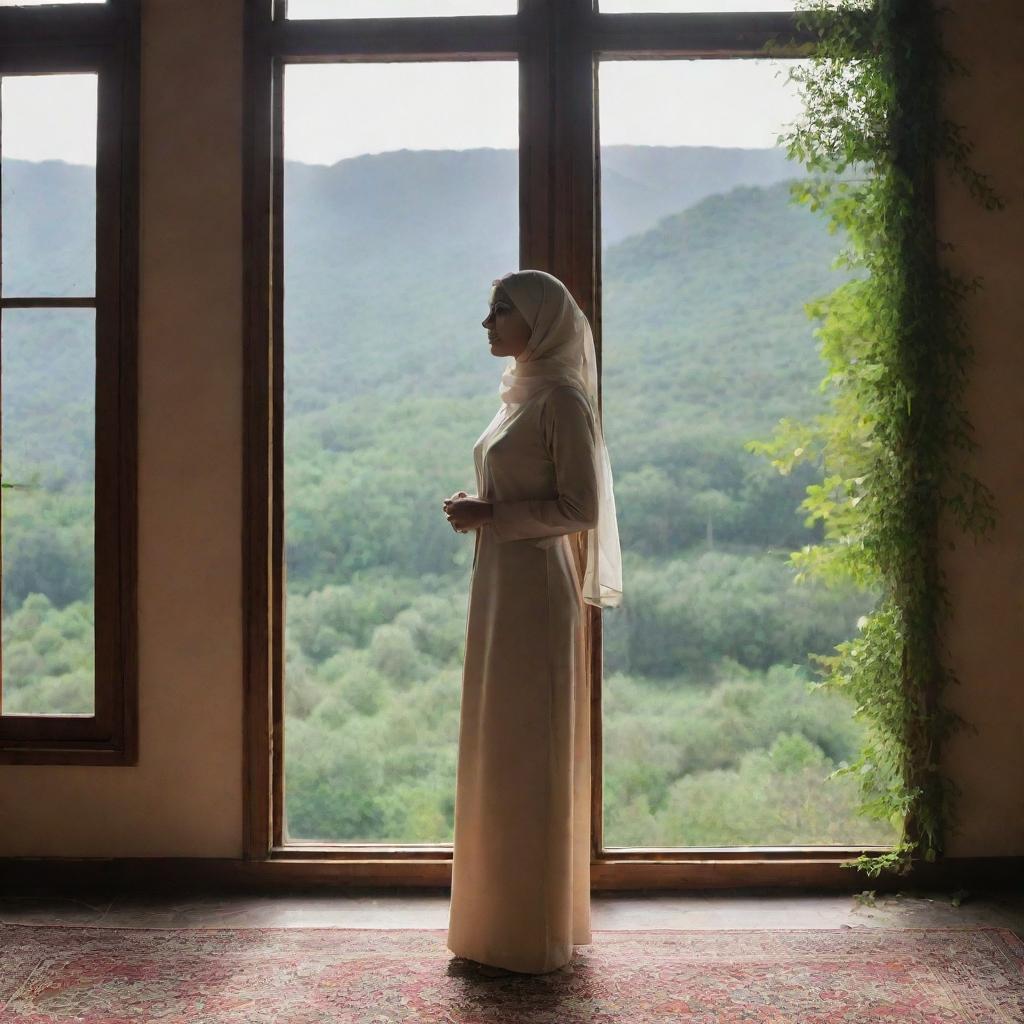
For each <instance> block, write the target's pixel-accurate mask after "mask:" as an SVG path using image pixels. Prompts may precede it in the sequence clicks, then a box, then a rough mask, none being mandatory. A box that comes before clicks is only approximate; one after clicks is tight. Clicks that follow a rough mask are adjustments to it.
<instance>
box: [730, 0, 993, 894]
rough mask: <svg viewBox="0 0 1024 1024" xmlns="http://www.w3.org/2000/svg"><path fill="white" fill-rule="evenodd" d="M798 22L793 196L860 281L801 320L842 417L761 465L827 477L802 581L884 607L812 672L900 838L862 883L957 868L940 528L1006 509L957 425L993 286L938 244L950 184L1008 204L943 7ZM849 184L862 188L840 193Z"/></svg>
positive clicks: (811, 507)
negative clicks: (913, 868)
mask: <svg viewBox="0 0 1024 1024" xmlns="http://www.w3.org/2000/svg"><path fill="white" fill-rule="evenodd" d="M798 21H799V22H800V23H802V24H803V25H804V26H810V27H812V28H813V29H815V30H816V32H817V34H818V36H819V42H818V43H817V44H816V50H815V55H814V56H813V57H812V58H811V59H810V60H809V61H807V62H805V64H804V65H803V66H797V67H795V68H794V69H793V70H792V71H791V72H790V77H791V78H793V79H794V80H796V81H797V82H798V83H799V85H800V86H801V93H802V97H803V101H804V112H803V118H802V120H801V121H800V123H799V124H797V125H796V126H795V127H794V128H793V130H792V131H791V132H790V133H789V134H788V135H787V136H780V140H779V141H780V142H785V143H786V145H787V149H788V152H789V154H790V156H791V157H792V158H794V159H797V160H800V161H801V162H802V163H803V164H804V165H805V166H806V168H807V169H808V171H809V172H811V177H810V178H808V179H805V180H802V181H798V182H796V183H794V185H793V189H792V194H793V197H794V199H795V201H796V202H798V203H801V204H805V205H807V206H809V207H810V209H812V210H823V211H824V212H825V213H826V214H827V216H828V218H829V223H830V226H831V227H832V228H833V229H834V230H842V232H843V233H844V234H845V236H846V238H847V239H848V243H849V244H848V246H847V248H846V249H845V250H844V252H843V253H842V254H841V257H840V258H841V261H842V263H843V264H844V265H845V266H847V267H848V268H850V269H851V270H853V271H855V272H860V274H861V276H857V277H855V278H853V279H852V280H850V281H848V282H846V283H844V284H843V285H841V286H840V287H839V288H837V289H836V290H835V291H833V292H832V293H831V294H830V295H828V296H826V297H825V298H823V299H820V300H818V301H817V302H813V303H809V304H808V305H807V307H806V308H807V312H808V314H809V315H810V316H811V317H812V318H815V319H817V320H819V321H820V323H821V327H820V329H819V332H818V333H819V336H820V338H821V340H822V356H823V358H824V359H825V361H826V363H827V366H828V372H827V374H826V376H825V378H824V380H823V381H822V383H821V390H822V391H823V392H826V393H827V394H828V395H829V398H830V409H829V411H828V412H827V413H825V414H822V415H819V416H817V417H816V418H814V419H813V420H811V421H808V422H800V421H797V420H795V419H791V418H784V419H782V420H781V421H780V423H779V424H778V426H777V429H776V431H775V435H774V437H773V438H772V440H771V441H768V442H764V441H758V442H752V443H750V444H749V445H748V448H749V450H751V451H756V452H759V453H761V454H766V455H768V456H769V457H770V458H771V461H772V463H773V465H775V466H776V467H777V468H778V469H779V471H780V472H781V473H783V474H787V473H789V472H790V471H791V470H792V469H793V467H794V466H796V465H797V464H798V463H800V462H804V461H814V462H817V463H819V464H820V469H821V476H822V479H821V481H820V483H817V484H815V485H813V486H811V487H808V489H807V496H806V498H805V499H804V501H803V503H802V505H801V507H802V508H803V509H805V510H806V511H807V513H808V516H807V522H808V523H812V522H818V523H821V524H822V526H823V528H824V538H823V540H822V541H821V542H820V543H817V544H814V545H805V546H803V547H802V548H801V549H800V550H799V551H795V552H793V554H792V556H791V563H792V564H793V566H795V567H796V568H797V569H798V570H799V576H798V578H799V579H807V578H810V577H815V578H818V579H821V580H824V581H826V582H827V583H829V584H833V585H834V584H836V583H838V582H840V581H842V580H847V581H852V582H854V583H856V584H857V585H858V586H861V587H871V588H875V589H877V590H879V591H880V592H881V594H882V597H881V600H880V602H879V603H878V606H877V607H876V608H875V609H874V610H873V611H872V612H871V614H869V615H867V616H865V617H864V618H863V619H862V620H861V623H860V626H861V631H860V635H859V636H857V637H856V638H854V639H852V640H848V641H846V642H843V643H840V644H838V645H836V648H835V650H836V652H837V653H836V654H834V655H831V656H818V657H817V659H816V660H817V661H818V662H819V663H820V664H821V666H822V667H823V674H824V676H825V678H824V680H823V681H822V682H821V683H819V684H818V685H820V686H822V687H827V688H829V689H832V690H835V691H841V692H846V693H848V694H849V695H850V697H851V698H852V699H853V700H854V701H855V702H856V707H857V716H858V718H859V719H862V720H863V721H864V722H865V723H866V724H867V726H868V729H867V732H866V734H865V736H866V739H865V744H864V746H863V749H862V750H861V752H860V756H859V757H858V758H857V759H856V760H855V761H854V762H853V763H851V764H849V765H847V766H845V767H842V768H840V769H839V770H837V771H836V772H835V773H834V774H835V775H836V776H843V777H845V776H851V777H855V778H856V779H857V780H858V782H859V785H860V793H861V807H860V809H861V812H862V813H864V814H865V815H867V816H869V817H871V818H874V819H878V820H888V821H890V822H893V823H897V822H898V823H900V824H901V827H902V833H901V837H900V841H899V843H898V844H897V846H896V847H895V848H894V849H893V850H892V851H891V852H889V853H886V854H885V855H883V856H879V857H869V856H863V857H860V858H858V859H857V860H855V861H852V862H849V864H848V865H847V866H855V867H859V868H862V869H863V870H865V871H866V872H868V873H869V874H871V875H877V874H878V873H879V872H881V871H883V870H895V871H897V872H900V873H905V872H906V871H908V870H909V868H910V865H911V862H912V855H913V852H914V851H915V850H917V851H918V853H919V855H921V856H923V857H924V859H925V860H928V861H931V860H934V859H935V858H936V857H937V856H939V855H941V853H942V850H943V842H944V838H945V835H946V834H947V833H948V831H949V829H950V828H951V826H952V822H953V799H954V797H955V794H956V787H955V785H954V784H953V783H952V780H950V779H947V778H944V777H943V776H942V775H941V773H940V763H941V749H942V744H943V742H944V740H945V739H946V737H947V736H948V734H949V732H950V731H951V729H952V728H953V727H954V726H955V725H957V724H960V725H963V724H966V723H965V722H964V721H963V719H962V718H960V716H959V715H956V714H955V713H954V712H952V711H951V710H949V709H947V708H945V707H944V706H943V705H942V704H941V695H942V691H943V689H944V687H945V686H946V685H947V684H948V683H949V682H955V681H957V680H956V677H955V675H954V674H953V673H952V671H950V670H949V669H948V668H947V667H946V666H944V665H943V663H942V661H941V658H940V641H941V626H942V619H943V616H944V615H945V614H947V613H948V606H949V602H948V598H947V596H946V593H945V588H944V586H943V585H942V577H943V574H942V572H941V570H940V568H939V566H938V551H937V524H938V519H939V516H940V513H941V511H942V510H943V509H947V510H949V511H951V512H952V513H953V514H954V517H955V521H956V523H957V525H958V526H959V527H960V528H961V530H963V531H971V532H973V533H975V534H977V535H983V534H985V533H986V532H987V531H988V530H989V529H990V528H991V526H992V524H993V522H994V511H993V501H992V495H991V492H990V491H989V490H988V489H987V488H986V487H985V486H984V485H983V484H982V483H981V482H980V481H978V480H977V479H976V478H975V477H973V476H972V475H971V474H970V472H969V471H968V470H967V469H966V468H965V461H966V460H965V456H966V455H969V453H970V452H971V451H973V450H974V448H975V447H976V443H975V442H974V440H973V439H972V437H971V429H970V424H969V423H968V421H967V418H966V416H965V415H964V412H963V410H962V407H961V405H962V403H961V399H962V394H963V386H964V382H965V378H966V367H967V364H968V361H969V357H970V354H971V351H972V349H971V346H970V345H969V344H968V343H967V340H966V331H965V322H964V316H963V309H962V307H963V303H964V300H965V299H966V297H967V296H968V295H969V294H970V292H971V291H973V290H974V289H976V288H977V287H978V283H979V282H978V280H977V279H974V280H970V281H968V280H964V279H962V278H960V277H958V276H956V275H955V274H954V273H953V272H952V271H951V270H950V269H949V268H948V267H947V266H944V265H943V264H942V263H941V262H940V260H939V257H938V252H939V250H940V248H943V247H944V248H946V249H948V248H949V246H948V245H945V246H942V245H940V243H939V241H938V240H937V239H936V236H935V228H934V216H933V209H932V204H933V195H932V190H933V177H932V176H933V173H934V168H935V166H936V165H937V164H942V165H944V166H945V168H946V169H947V170H948V171H950V172H951V173H953V174H954V175H956V176H957V177H959V178H960V179H961V180H962V181H963V182H964V183H966V185H967V186H968V189H969V191H970V193H971V195H972V196H973V197H974V198H975V199H976V200H978V201H979V202H980V203H981V204H982V205H983V206H984V207H985V208H986V209H997V208H999V207H1000V206H1001V205H1002V202H1001V200H1000V199H999V198H998V197H997V196H996V195H995V194H994V192H993V191H992V190H991V188H990V187H989V186H988V184H987V182H986V181H985V179H984V177H983V176H982V175H980V174H978V173H977V172H976V171H975V170H974V169H973V168H971V167H970V165H969V164H968V162H967V157H968V156H969V153H970V146H969V145H968V144H967V143H966V142H965V141H964V139H963V137H962V134H961V130H960V127H959V126H958V125H955V124H953V123H951V122H949V121H947V120H943V119H942V118H941V117H940V116H939V113H938V110H937V106H936V102H937V99H936V98H937V95H938V92H939V89H940V87H941V83H942V82H943V80H944V79H945V78H946V77H947V76H949V75H950V74H952V73H954V72H956V71H962V70H963V67H962V65H959V64H958V62H957V61H955V60H954V59H953V58H952V57H951V56H950V55H949V54H948V53H947V52H946V51H945V50H944V49H943V47H942V45H941V41H940V35H939V31H938V24H937V19H936V13H935V11H934V9H933V7H932V5H931V4H930V3H927V2H921V0H876V2H874V3H872V2H868V0H832V2H825V0H807V2H806V3H804V4H803V5H802V6H801V8H800V10H799V12H798ZM850 169H856V170H857V172H858V174H859V176H858V177H856V178H854V179H851V178H850V177H849V176H847V177H846V178H840V177H839V175H841V174H842V173H843V172H847V174H848V172H849V171H850Z"/></svg>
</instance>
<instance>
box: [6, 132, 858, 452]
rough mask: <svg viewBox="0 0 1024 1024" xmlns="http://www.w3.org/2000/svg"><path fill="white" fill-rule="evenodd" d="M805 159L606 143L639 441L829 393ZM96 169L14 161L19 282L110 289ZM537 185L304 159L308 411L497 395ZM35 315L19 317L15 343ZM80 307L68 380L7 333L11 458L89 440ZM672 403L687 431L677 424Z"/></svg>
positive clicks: (608, 325) (617, 309) (29, 286)
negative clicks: (96, 218) (522, 235)
mask: <svg viewBox="0 0 1024 1024" xmlns="http://www.w3.org/2000/svg"><path fill="white" fill-rule="evenodd" d="M795 170H797V168H795V167H794V166H793V165H791V164H789V163H787V162H786V160H785V158H784V155H783V154H782V152H781V151H779V150H730V149H718V148H712V147H700V148H693V147H632V146H621V147H618V146H613V147H609V148H607V149H605V150H604V151H603V152H602V174H603V180H604V196H603V209H604V211H605V216H606V222H605V225H604V238H605V241H606V242H609V243H610V244H608V245H607V247H606V250H605V253H604V260H603V265H604V293H603V299H604V322H603V335H604V346H605V348H604V372H605V382H606V387H605V396H606V403H607V406H608V408H609V411H610V414H611V415H612V416H613V418H614V416H616V415H619V416H620V417H621V423H622V430H621V432H622V433H625V432H626V429H627V428H628V429H629V431H630V432H631V433H635V434H636V438H637V441H639V440H640V439H641V437H642V436H643V435H646V434H647V432H648V430H654V429H655V428H657V429H659V430H660V431H661V433H660V437H661V439H662V443H669V444H670V443H672V435H673V434H674V433H675V431H676V429H678V430H691V429H693V428H694V427H695V426H696V425H698V424H700V423H704V422H706V421H707V419H708V416H709V415H710V414H713V415H714V418H715V420H716V421H717V422H718V423H719V429H721V428H722V427H723V426H724V425H725V424H729V425H730V426H731V427H734V428H736V429H737V430H738V431H741V432H742V431H755V432H759V431H763V430H765V429H767V428H768V427H770V425H771V423H772V422H774V420H775V419H776V418H777V417H778V416H779V415H782V414H784V413H787V412H789V413H793V412H796V411H799V410H800V409H806V408H807V405H808V402H809V401H811V400H813V397H814V394H813V386H814V383H815V382H816V381H817V380H818V379H819V378H820V376H821V366H820V365H819V364H818V362H817V360H816V359H815V358H814V352H815V347H814V341H813V335H812V328H813V325H812V324H810V323H809V322H808V321H807V320H806V318H805V316H804V313H803V310H802V303H803V302H805V301H806V300H807V299H809V298H813V297H814V296H817V295H820V294H824V293H825V292H827V291H829V290H831V289H832V288H833V287H835V286H836V284H838V283H839V280H840V277H839V274H838V273H837V272H836V271H833V270H830V269H829V266H830V263H831V260H832V258H833V256H834V254H835V253H836V251H837V250H838V248H839V245H840V239H838V238H835V237H832V236H830V235H829V234H828V232H827V230H826V226H825V223H824V219H823V218H822V217H821V216H820V215H819V214H812V213H810V212H809V211H807V210H806V209H804V208H801V207H798V206H795V205H794V204H792V203H791V202H790V199H789V194H788V185H787V183H786V181H785V180H783V179H784V178H785V176H786V175H792V173H793V172H794V171H795ZM93 176H94V169H93V168H91V167H83V166H75V165H69V164H64V163H62V162H60V161H44V162H42V163H29V162H26V161H20V160H11V159H7V160H5V161H4V176H3V188H4V199H5V220H4V234H5V239H4V257H5V259H4V275H5V282H4V283H5V291H6V292H7V294H18V293H26V294H41V293H53V292H56V293H57V294H62V293H63V294H79V293H88V292H89V291H90V288H91V285H90V283H89V282H88V281H86V280H85V278H86V277H87V276H88V274H86V273H85V272H84V271H83V269H82V268H89V267H91V264H90V263H89V254H88V245H87V244H86V241H87V238H88V232H87V230H86V227H87V221H88V217H87V216H86V213H87V212H88V211H86V210H85V207H84V205H83V197H85V196H87V195H88V189H89V187H90V186H91V182H92V178H93ZM516 180H517V161H516V154H515V152H514V151H511V150H493V149H478V150H465V151H410V150H403V151H399V152H392V153H384V154H379V155H368V156H361V157H356V158H354V159H349V160H343V161H340V162H339V163H337V164H335V165H333V166H331V167H325V166H313V165H305V164H299V163H294V162H288V163H286V165H285V199H286V205H285V267H286V275H285V344H286V382H285V387H286V402H287V406H288V420H289V424H296V423H298V422H299V420H300V419H301V417H302V416H303V414H307V413H317V414H319V415H320V416H321V417H322V416H326V417H328V418H331V417H336V416H337V415H338V414H340V413H341V410H342V408H343V407H344V403H345V402H346V401H350V400H352V399H355V398H358V397H367V396H370V395H372V396H374V400H375V401H377V402H380V401H384V402H387V401H388V400H389V399H390V400H394V401H408V399H409V398H410V397H414V396H416V395H421V396H424V397H438V398H447V399H456V400H458V399H466V400H470V401H473V402H479V403H482V404H483V405H487V404H492V403H493V401H494V399H495V397H496V390H497V382H498V378H499V376H500V371H501V368H502V361H499V360H496V359H495V358H494V357H493V356H491V355H490V353H489V352H488V350H487V347H486V343H485V334H484V331H483V329H482V328H481V327H480V319H481V318H482V317H483V316H484V315H485V312H486V298H487V294H488V291H489V287H490V282H491V280H492V279H493V278H494V277H497V276H500V275H501V274H502V273H505V272H506V271H508V270H511V269H514V268H515V267H516V266H518V240H517V239H518V195H517V190H516ZM83 211H85V213H83ZM16 320H17V322H16ZM29 320H30V318H28V317H20V318H15V317H13V316H12V317H9V318H8V319H7V327H6V333H5V337H6V338H7V339H9V340H11V341H13V340H15V335H16V334H17V333H18V332H22V333H23V332H24V330H27V329H28V325H29ZM73 320H74V321H75V323H78V321H79V320H82V321H84V318H72V317H69V316H68V315H67V314H66V313H57V314H53V316H52V318H51V319H50V321H46V320H45V318H44V315H43V314H40V315H39V317H38V319H33V320H32V322H34V323H36V324H42V323H44V322H48V323H50V324H53V325H57V326H54V327H49V326H48V327H47V331H48V332H49V331H51V330H59V332H60V333H61V335H62V338H61V341H60V346H59V347H60V351H62V352H63V353H64V356H63V359H64V360H65V361H64V362H63V363H62V365H61V367H60V372H59V373H55V372H53V365H52V358H53V357H52V351H51V350H50V349H49V348H48V347H47V346H46V345H41V344H38V343H37V342H36V341H35V340H33V341H32V343H28V342H29V341H30V339H28V338H26V339H25V342H26V343H25V344H5V367H4V372H5V379H6V381H7V382H8V385H9V389H8V391H7V396H8V397H6V399H5V400H6V403H7V404H6V408H5V431H7V430H10V433H9V434H5V440H8V441H10V442H11V443H12V446H11V448H10V449H9V451H13V449H14V442H16V441H17V439H18V435H19V434H20V435H21V438H22V441H23V448H22V450H28V449H29V448H31V449H32V450H34V451H44V450H48V451H49V452H50V457H51V458H55V459H57V460H58V461H60V460H61V455H62V449H64V448H65V447H66V446H67V444H68V443H69V435H68V432H67V431H66V426H65V425H61V423H60V421H59V420H55V419H54V417H53V410H54V409H55V408H64V409H69V410H70V406H71V403H72V401H73V400H74V401H79V402H80V401H81V399H82V396H84V395H85V394H86V393H87V391H88V389H87V388H84V389H83V381H86V377H87V376H88V374H90V373H91V367H90V366H89V364H88V359H89V357H90V354H91V353H90V351H89V349H88V347H82V346H77V347H76V346H73V345H71V344H69V339H70V337H71V336H72V335H73V334H74V333H75V332H76V331H77V330H78V328H79V327H81V328H83V329H84V328H86V327H87V326H88V325H87V324H85V323H84V322H81V323H79V324H78V326H77V327H76V326H74V325H73V324H72V321H73ZM52 341H53V344H57V341H56V339H52ZM641 396H643V397H642V400H641ZM723 402H728V404H729V406H730V408H729V409H728V410H727V409H725V408H723V406H722V403H723ZM645 410H646V411H645ZM70 411H71V412H72V413H73V410H70ZM667 415H668V416H670V419H671V424H672V429H671V430H668V429H667V427H666V425H665V424H662V426H660V427H659V426H658V421H660V420H664V419H665V417H666V416H667ZM638 417H646V418H647V419H649V420H650V422H640V421H638V419H637V418H638ZM291 429H292V426H289V430H291ZM637 431H639V433H637ZM55 435H56V436H55ZM71 436H73V437H75V438H77V440H75V441H73V442H72V443H74V444H75V445H76V446H78V445H80V444H82V443H84V442H85V441H86V440H88V439H87V438H83V437H82V436H81V435H80V434H78V433H74V434H72V435H71ZM474 436H475V435H474ZM377 440H378V442H380V441H383V440H384V439H383V438H378V439H377ZM5 454H7V453H5ZM80 454H81V453H78V455H79V457H75V458H74V459H73V460H72V461H73V462H74V463H75V464H76V465H78V466H81V465H82V464H83V460H82V459H81V458H80Z"/></svg>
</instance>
